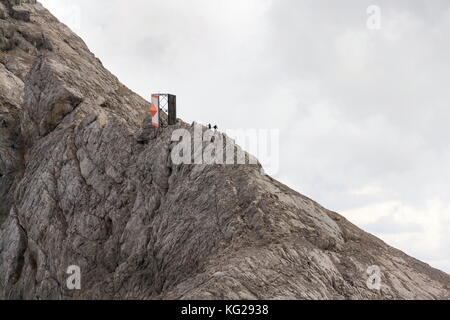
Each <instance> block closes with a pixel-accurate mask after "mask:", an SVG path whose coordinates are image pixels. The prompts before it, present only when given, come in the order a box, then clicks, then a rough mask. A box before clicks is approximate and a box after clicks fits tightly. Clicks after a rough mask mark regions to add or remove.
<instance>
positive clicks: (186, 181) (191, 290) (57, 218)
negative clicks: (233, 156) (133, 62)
mask: <svg viewBox="0 0 450 320" xmlns="http://www.w3.org/2000/svg"><path fill="white" fill-rule="evenodd" d="M17 5H19V6H17ZM0 50H1V51H0V223H1V224H2V225H1V229H0V298H4V299H73V298H75V299H77V298H85V299H86V298H87V299H93V298H100V299H113V298H116V299H117V298H127V299H190V298H195V299H197V298H199V299H280V298H287V299H357V298H362V299H389V298H399V299H415V298H416V299H448V298H450V276H449V275H448V274H445V273H443V272H440V271H438V270H435V269H433V268H431V267H429V266H428V265H426V264H424V263H422V262H420V261H417V260H415V259H413V258H411V257H408V256H407V255H405V254H403V253H402V252H400V251H398V250H395V249H393V248H391V247H389V246H388V245H386V244H385V243H383V242H382V241H380V240H379V239H377V238H375V237H373V236H371V235H369V234H367V233H365V232H363V231H361V230H360V229H358V228H357V227H355V226H354V225H352V224H351V223H349V222H348V221H346V220H345V219H344V218H343V217H341V216H339V215H338V214H336V213H333V212H330V211H328V210H326V209H324V208H323V207H321V206H320V205H318V204H317V203H315V202H314V201H312V200H310V199H307V198H305V197H303V196H302V195H300V194H298V193H296V192H294V191H292V190H291V189H289V188H288V187H286V186H284V185H282V184H280V183H278V182H277V181H274V180H273V179H271V178H270V177H268V176H265V175H262V174H261V170H260V167H259V165H233V166H229V165H228V166H219V165H215V166H205V165H174V164H173V163H172V162H171V157H170V154H171V150H172V148H173V147H174V143H173V142H171V135H172V131H173V130H175V129H177V128H185V129H187V130H190V131H192V130H193V127H192V126H190V125H187V124H185V123H183V122H182V121H181V120H180V121H179V123H178V125H177V126H173V127H167V128H162V129H159V130H152V129H151V128H149V127H148V126H147V125H146V123H148V118H146V117H148V102H146V101H145V100H144V99H142V98H141V97H139V96H138V95H136V94H134V93H133V92H131V91H130V90H128V89H127V88H126V87H125V86H123V85H122V84H121V83H120V82H119V81H118V80H117V79H116V78H115V77H114V76H113V75H111V74H110V73H109V72H108V71H107V70H106V69H105V68H104V67H103V66H102V64H101V62H100V61H99V60H98V59H97V58H95V56H94V55H93V54H91V53H90V52H89V50H88V48H87V47H86V45H85V44H84V43H83V41H82V40H81V39H80V38H78V37H77V36H76V35H75V34H73V33H72V32H71V31H70V30H69V29H68V28H67V27H66V26H64V25H62V24H61V23H59V22H58V21H57V20H56V19H55V18H54V17H53V16H52V15H51V14H50V13H49V12H48V11H47V10H45V9H44V8H43V7H42V6H41V5H40V4H39V3H35V1H11V0H1V1H0ZM70 265H78V266H80V267H81V270H82V289H81V290H75V291H70V290H68V289H67V287H66V279H67V277H68V275H67V274H66V270H67V267H68V266H70ZM372 265H378V266H380V267H381V268H382V288H381V290H371V289H369V288H368V286H367V283H366V281H367V278H368V275H367V272H366V271H367V268H368V267H369V266H372Z"/></svg>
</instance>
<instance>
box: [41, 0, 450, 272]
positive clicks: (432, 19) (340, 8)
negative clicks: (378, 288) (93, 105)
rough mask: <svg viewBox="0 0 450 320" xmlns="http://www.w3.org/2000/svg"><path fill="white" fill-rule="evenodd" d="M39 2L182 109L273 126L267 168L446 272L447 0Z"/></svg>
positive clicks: (198, 116) (199, 116)
mask: <svg viewBox="0 0 450 320" xmlns="http://www.w3.org/2000/svg"><path fill="white" fill-rule="evenodd" d="M41 2H42V3H43V4H44V5H45V6H46V7H47V8H48V9H50V10H51V11H52V12H53V13H54V14H55V15H56V16H57V17H58V18H60V20H62V21H63V22H65V23H66V24H68V25H69V27H71V28H72V29H73V30H74V31H76V32H77V33H78V34H79V35H80V36H81V37H82V38H83V39H84V40H85V41H86V43H87V44H88V46H89V47H90V49H91V50H92V51H93V52H94V53H95V54H96V55H97V56H98V57H99V58H100V59H101V60H102V61H103V63H104V65H105V66H106V67H107V68H108V69H110V70H111V71H112V72H113V73H114V74H116V75H117V76H118V77H119V79H120V80H121V81H122V82H123V83H124V84H126V85H127V86H128V87H130V88H131V89H133V90H134V91H136V92H138V93H139V94H140V95H142V96H143V97H145V98H147V99H149V97H150V94H151V93H152V92H171V93H175V94H177V96H178V108H179V116H180V117H181V118H183V119H184V120H185V121H188V122H192V121H198V122H202V123H210V122H212V123H214V124H216V123H217V124H218V125H219V126H220V128H222V129H225V128H249V127H250V128H274V129H280V130H281V131H280V137H281V145H280V158H281V160H280V161H281V169H280V171H279V173H278V174H277V175H276V176H275V177H276V178H277V179H279V180H280V181H282V182H284V183H286V184H288V185H289V186H291V187H292V188H294V189H296V190H297V191H299V192H301V193H303V194H305V195H307V196H309V197H311V198H312V199H314V200H316V201H318V202H319V203H321V204H322V205H324V206H325V207H327V208H329V209H331V210H334V211H337V212H339V213H341V214H343V215H344V216H346V217H347V218H348V219H349V220H351V221H352V222H354V223H356V224H357V225H358V226H360V227H361V228H363V229H364V230H366V231H369V232H371V233H373V234H375V235H377V236H378V237H380V238H382V239H383V240H385V241H386V242H388V243H389V244H390V245H392V246H394V247H397V248H399V249H401V250H403V251H405V252H406V253H408V254H410V255H412V256H414V257H416V258H419V259H421V260H423V261H426V262H427V263H429V264H431V265H432V266H434V267H437V268H440V269H443V270H445V271H447V272H450V182H449V177H450V148H449V142H448V140H449V139H450V129H449V125H448V124H449V120H450V88H449V84H450V59H449V57H450V40H449V39H450V2H449V1H448V0H433V1H429V0H423V1H419V0H416V1H414V0H404V1H402V0H397V1H392V0H390V1H384V0H383V1H382V0H372V1H364V0H345V1H335V0H330V1H325V0H303V1H299V0H189V1H182V0H177V1H174V0H129V1H122V0H121V1H118V0H109V1H106V0H101V1H91V0H76V1H74V0H41ZM370 5H377V6H379V7H380V9H381V29H380V30H370V29H369V28H368V27H367V20H368V18H369V15H368V14H367V12H366V11H367V8H368V7H369V6H370Z"/></svg>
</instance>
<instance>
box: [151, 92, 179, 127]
mask: <svg viewBox="0 0 450 320" xmlns="http://www.w3.org/2000/svg"><path fill="white" fill-rule="evenodd" d="M161 110H162V111H164V112H165V113H167V115H168V116H169V121H168V124H169V126H173V125H175V124H176V123H177V96H175V95H173V94H169V93H155V94H152V103H151V105H150V115H151V116H152V126H154V127H160V126H161V121H160V120H161V118H160V115H161Z"/></svg>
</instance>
